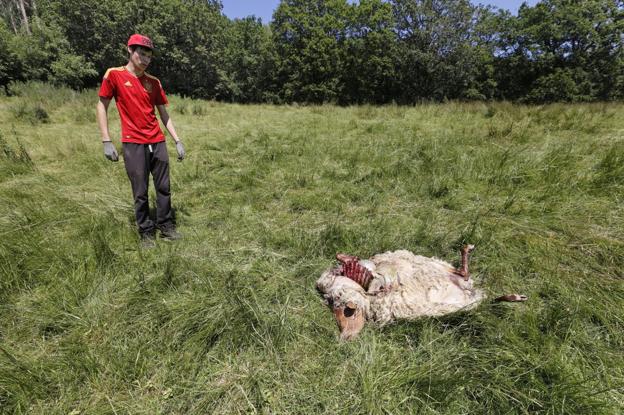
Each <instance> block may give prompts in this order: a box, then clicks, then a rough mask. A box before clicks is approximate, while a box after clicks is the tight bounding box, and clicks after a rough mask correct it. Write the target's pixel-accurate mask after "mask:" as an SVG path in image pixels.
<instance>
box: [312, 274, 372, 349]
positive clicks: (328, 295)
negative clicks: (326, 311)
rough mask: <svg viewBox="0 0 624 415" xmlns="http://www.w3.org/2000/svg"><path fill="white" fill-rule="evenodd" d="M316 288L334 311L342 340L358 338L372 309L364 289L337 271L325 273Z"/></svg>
mask: <svg viewBox="0 0 624 415" xmlns="http://www.w3.org/2000/svg"><path fill="white" fill-rule="evenodd" d="M316 288H317V289H318V290H319V292H320V293H321V294H322V295H323V298H324V299H325V302H326V304H327V305H328V306H329V307H331V308H332V310H333V313H334V318H335V319H336V323H338V329H339V330H340V338H341V339H342V340H350V339H353V338H354V337H356V336H357V335H358V334H359V332H360V331H361V330H362V328H363V327H364V323H365V322H366V316H367V314H368V313H369V308H370V303H369V300H368V298H367V296H366V291H365V290H364V288H362V286H360V285H359V284H358V283H356V282H355V281H353V280H351V279H350V278H347V277H345V276H343V275H339V274H338V272H337V269H333V270H329V271H327V272H324V273H323V274H322V275H321V278H319V279H318V281H317V282H316Z"/></svg>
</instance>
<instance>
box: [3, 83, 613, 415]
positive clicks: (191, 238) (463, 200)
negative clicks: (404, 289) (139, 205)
mask: <svg viewBox="0 0 624 415" xmlns="http://www.w3.org/2000/svg"><path fill="white" fill-rule="evenodd" d="M15 90H16V91H17V92H18V96H13V97H0V137H1V140H0V225H1V226H0V412H3V413H16V414H21V413H24V414H25V413H28V414H69V413H72V414H74V415H75V414H79V413H80V414H186V413H189V414H203V413H219V414H235V413H276V414H287V413H292V414H315V413H328V414H334V413H343V414H355V413H358V414H359V413H361V414H368V413H370V414H479V413H492V414H499V413H500V414H618V413H621V412H622V411H623V410H624V274H623V271H622V270H623V269H624V227H623V224H624V207H623V201H624V200H623V196H624V118H623V117H622V116H621V114H622V112H623V111H624V105H622V104H592V105H551V106H539V107H537V106H519V105H512V104H509V103H496V104H482V103H471V104H463V103H447V104H440V105H434V104H432V105H420V106H415V107H401V106H384V107H374V106H358V107H347V108H340V107H335V106H281V107H280V106H267V105H259V106H243V105H226V104H219V103H214V102H206V101H195V100H189V99H183V98H180V97H176V96H173V97H171V105H170V113H171V114H172V117H173V120H174V122H175V124H176V127H177V130H178V132H179V134H180V136H181V137H182V138H183V139H184V141H185V143H186V147H187V153H188V158H187V160H185V161H184V162H183V163H177V162H174V163H172V171H171V177H172V188H173V189H172V191H173V204H174V207H175V209H176V215H177V221H178V226H179V230H180V231H181V232H183V233H184V235H185V238H184V239H183V240H181V241H179V242H176V243H174V244H169V243H165V242H160V241H159V242H158V246H157V248H156V249H153V250H149V251H141V250H139V249H138V240H137V237H136V234H135V227H134V223H133V221H134V218H133V209H132V198H131V193H130V185H129V182H128V179H127V177H126V173H125V170H124V168H123V164H122V162H120V163H116V164H114V163H111V162H109V161H107V160H106V159H105V158H104V156H103V151H102V147H101V144H100V141H99V133H98V128H97V125H96V123H95V110H94V108H95V102H96V100H97V98H96V91H85V92H83V93H75V92H72V91H69V90H62V89H53V88H51V87H49V86H46V85H37V84H34V85H26V86H20V87H19V88H16V89H15ZM44 114H45V116H44ZM109 121H110V125H111V134H112V135H113V137H117V136H118V135H119V121H118V116H117V114H116V111H115V110H114V109H113V110H112V113H111V114H110V115H109ZM117 145H118V149H119V143H118V142H117ZM169 150H170V152H171V153H173V154H175V153H174V152H175V149H174V147H173V145H172V143H171V142H169ZM152 200H153V199H152ZM465 242H470V243H474V244H476V246H477V250H476V251H475V254H474V256H473V260H472V263H471V269H472V272H473V274H474V276H475V278H476V280H477V281H478V283H479V285H480V286H482V287H483V288H484V289H485V290H486V291H487V292H488V294H489V295H490V297H493V296H496V295H498V294H504V293H509V292H518V293H522V294H526V295H528V296H529V301H528V302H527V303H525V304H497V303H493V302H491V301H486V302H485V303H484V304H483V305H481V306H480V307H479V308H477V309H476V310H474V311H471V312H467V313H460V314H455V315H451V316H447V317H442V318H427V319H421V320H418V321H416V322H412V323H398V324H395V325H391V326H388V327H385V328H383V329H380V328H376V327H373V326H367V328H365V330H364V331H363V332H362V335H361V336H360V337H359V338H358V339H357V340H355V341H353V342H350V343H343V342H340V341H339V340H338V337H337V334H338V331H337V327H336V324H335V322H334V321H333V319H332V315H331V313H330V312H329V310H328V309H327V308H326V307H325V306H324V305H323V304H322V302H321V300H320V298H319V296H318V294H317V293H316V291H315V288H314V282H315V280H316V279H317V278H318V276H319V275H320V273H321V272H322V271H323V270H324V269H326V268H327V267H329V266H330V265H331V264H333V262H334V261H333V256H334V254H335V253H336V252H337V251H345V252H350V253H353V254H357V255H359V256H362V257H368V256H370V255H371V254H374V253H378V252H383V251H386V250H391V249H409V250H412V251H414V252H416V253H418V254H422V255H428V256H437V257H440V258H444V259H447V260H449V261H453V262H455V263H456V262H457V259H458V254H457V250H458V248H459V247H460V246H461V245H462V244H463V243H465Z"/></svg>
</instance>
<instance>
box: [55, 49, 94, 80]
mask: <svg viewBox="0 0 624 415" xmlns="http://www.w3.org/2000/svg"><path fill="white" fill-rule="evenodd" d="M51 70H52V74H51V76H50V80H51V81H52V82H54V83H55V84H57V85H66V86H69V87H70V88H74V89H80V88H82V87H84V86H85V80H87V79H89V78H94V77H97V75H98V73H97V71H96V70H95V68H94V67H93V64H92V63H91V62H87V61H86V60H85V58H84V56H79V55H70V54H67V53H62V54H61V55H60V56H59V57H58V59H56V60H55V61H54V62H52V66H51Z"/></svg>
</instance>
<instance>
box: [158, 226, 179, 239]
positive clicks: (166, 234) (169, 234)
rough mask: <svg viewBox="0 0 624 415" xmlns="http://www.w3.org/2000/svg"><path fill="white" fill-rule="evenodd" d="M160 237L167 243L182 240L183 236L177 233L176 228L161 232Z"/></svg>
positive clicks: (165, 229)
mask: <svg viewBox="0 0 624 415" xmlns="http://www.w3.org/2000/svg"><path fill="white" fill-rule="evenodd" d="M160 237H161V238H162V239H164V240H166V241H175V240H178V239H182V234H181V233H180V232H178V231H176V229H175V228H173V227H171V228H164V229H161V230H160Z"/></svg>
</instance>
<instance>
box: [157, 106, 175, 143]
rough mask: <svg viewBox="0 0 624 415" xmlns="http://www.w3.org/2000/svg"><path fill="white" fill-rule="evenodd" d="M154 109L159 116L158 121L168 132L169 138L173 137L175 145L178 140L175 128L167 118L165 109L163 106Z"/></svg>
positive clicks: (169, 118) (167, 114)
mask: <svg viewBox="0 0 624 415" xmlns="http://www.w3.org/2000/svg"><path fill="white" fill-rule="evenodd" d="M156 108H157V109H158V113H159V114H160V120H161V121H162V123H163V124H164V126H165V128H167V131H169V134H171V137H173V140H174V141H175V142H176V143H177V142H178V141H180V139H179V138H178V134H177V133H176V130H175V127H174V126H173V121H172V120H171V117H169V113H168V112H167V108H166V107H165V106H164V105H156Z"/></svg>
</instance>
